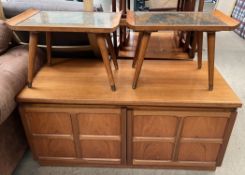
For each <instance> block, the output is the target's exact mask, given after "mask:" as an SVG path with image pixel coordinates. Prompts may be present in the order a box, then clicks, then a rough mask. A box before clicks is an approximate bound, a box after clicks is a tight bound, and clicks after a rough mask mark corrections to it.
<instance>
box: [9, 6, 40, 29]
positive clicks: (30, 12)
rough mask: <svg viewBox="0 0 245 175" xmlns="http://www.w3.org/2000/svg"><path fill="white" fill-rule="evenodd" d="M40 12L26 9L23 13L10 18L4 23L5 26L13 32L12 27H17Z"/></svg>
mask: <svg viewBox="0 0 245 175" xmlns="http://www.w3.org/2000/svg"><path fill="white" fill-rule="evenodd" d="M39 12H40V11H39V10H37V9H34V8H31V9H28V10H26V11H25V12H23V13H21V14H19V15H17V16H15V17H13V18H10V19H8V20H7V21H6V24H7V25H8V26H9V27H10V28H11V29H12V30H14V26H15V25H17V24H18V23H20V22H22V21H24V20H26V19H28V18H30V17H31V16H33V15H35V14H37V13H39Z"/></svg>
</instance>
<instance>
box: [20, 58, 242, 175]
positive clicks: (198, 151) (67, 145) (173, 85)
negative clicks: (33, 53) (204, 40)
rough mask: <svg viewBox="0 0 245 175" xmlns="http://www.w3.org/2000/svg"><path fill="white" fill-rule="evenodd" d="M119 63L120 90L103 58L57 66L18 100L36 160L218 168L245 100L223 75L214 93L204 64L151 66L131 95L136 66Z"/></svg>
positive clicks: (44, 162) (62, 62)
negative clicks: (111, 84) (109, 77)
mask: <svg viewBox="0 0 245 175" xmlns="http://www.w3.org/2000/svg"><path fill="white" fill-rule="evenodd" d="M146 62H147V61H146ZM118 63H119V66H120V68H121V72H122V73H120V72H119V73H117V74H115V81H116V82H117V84H118V91H116V92H112V91H111V90H110V89H108V86H107V81H106V80H107V74H106V73H105V71H104V65H103V63H102V62H101V61H99V60H82V59H66V60H60V61H59V63H57V64H54V65H53V66H52V67H49V66H45V67H43V68H42V69H41V71H40V72H38V74H37V76H36V78H35V79H34V81H33V83H34V87H35V88H31V89H30V88H25V89H24V90H23V91H22V92H21V93H20V94H19V95H18V97H17V101H18V102H19V104H20V106H19V108H20V112H21V118H22V122H23V124H24V128H25V132H26V135H27V138H28V141H29V145H30V147H31V150H32V153H33V156H34V159H36V160H37V161H38V162H39V163H40V164H41V165H64V166H70V165H75V166H107V167H147V168H183V169H209V170H210V169H211V170H214V169H215V168H216V167H217V166H220V165H221V163H222V160H223V157H224V154H225V150H226V147H227V144H228V140H229V137H230V135H231V131H232V128H233V125H234V122H235V119H236V115H237V112H236V111H237V109H238V108H239V107H241V102H240V100H239V98H238V97H237V96H236V95H235V94H234V93H233V91H232V90H231V89H230V87H229V86H228V85H227V83H226V82H225V81H224V79H223V78H222V76H221V75H220V74H219V72H218V71H217V70H215V81H216V84H217V86H216V87H215V89H214V91H212V92H210V91H208V90H207V88H206V86H205V84H206V73H207V64H204V67H203V69H201V70H198V69H196V67H195V65H196V63H195V62H175V61H165V62H162V61H148V62H147V64H145V67H144V69H143V70H142V75H143V76H142V78H141V80H140V82H139V88H138V89H137V90H133V89H132V88H131V84H130V82H131V80H132V75H133V74H134V70H133V69H132V68H131V64H132V61H129V60H119V62H118ZM95 69H96V73H95ZM189 70H190V71H189ZM149 71H150V74H149ZM173 72H174V74H173ZM149 82H150V83H149Z"/></svg>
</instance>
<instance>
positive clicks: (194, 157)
mask: <svg viewBox="0 0 245 175" xmlns="http://www.w3.org/2000/svg"><path fill="white" fill-rule="evenodd" d="M219 149H220V144H204V143H181V144H180V151H179V157H178V160H179V161H197V162H198V161H201V162H215V161H216V159H217V157H218V153H219Z"/></svg>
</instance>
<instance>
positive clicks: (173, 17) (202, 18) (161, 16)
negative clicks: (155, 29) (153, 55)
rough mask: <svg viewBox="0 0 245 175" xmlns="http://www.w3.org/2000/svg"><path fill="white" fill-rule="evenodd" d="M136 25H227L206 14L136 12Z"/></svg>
mask: <svg viewBox="0 0 245 175" xmlns="http://www.w3.org/2000/svg"><path fill="white" fill-rule="evenodd" d="M134 25H136V26H154V25H158V26H161V25H176V26H182V25H185V26H187V25H190V26H193V25H194V26H224V25H226V24H225V23H224V22H222V21H220V20H219V19H218V18H216V17H215V16H214V15H212V14H211V13H206V12H204V13H203V12H135V13H134Z"/></svg>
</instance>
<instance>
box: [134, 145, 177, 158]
mask: <svg viewBox="0 0 245 175" xmlns="http://www.w3.org/2000/svg"><path fill="white" fill-rule="evenodd" d="M133 151H134V153H133V159H134V160H153V161H154V160H171V158H172V151H173V144H172V143H163V142H135V143H134V145H133Z"/></svg>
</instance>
